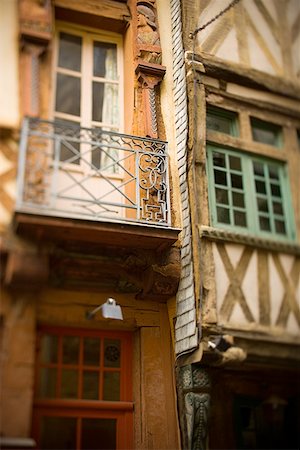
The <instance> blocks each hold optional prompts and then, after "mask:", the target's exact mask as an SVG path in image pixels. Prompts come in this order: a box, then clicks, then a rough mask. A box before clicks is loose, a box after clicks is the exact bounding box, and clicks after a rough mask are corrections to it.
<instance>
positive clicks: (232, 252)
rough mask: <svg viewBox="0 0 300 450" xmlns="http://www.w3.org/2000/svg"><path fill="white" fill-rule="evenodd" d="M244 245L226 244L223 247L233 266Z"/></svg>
mask: <svg viewBox="0 0 300 450" xmlns="http://www.w3.org/2000/svg"><path fill="white" fill-rule="evenodd" d="M244 248H245V247H244V245H239V244H226V245H225V249H226V252H227V255H228V257H229V259H230V261H231V264H232V265H233V267H236V266H237V264H238V262H239V260H240V258H241V256H242V253H243V250H244Z"/></svg>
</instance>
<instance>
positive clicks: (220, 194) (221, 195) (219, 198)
mask: <svg viewBox="0 0 300 450" xmlns="http://www.w3.org/2000/svg"><path fill="white" fill-rule="evenodd" d="M216 202H217V203H223V204H225V205H228V191H225V190H224V189H219V188H216Z"/></svg>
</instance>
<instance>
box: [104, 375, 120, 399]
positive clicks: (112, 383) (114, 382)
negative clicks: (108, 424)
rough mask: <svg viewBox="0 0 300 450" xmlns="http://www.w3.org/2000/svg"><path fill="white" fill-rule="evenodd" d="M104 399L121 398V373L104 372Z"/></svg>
mask: <svg viewBox="0 0 300 450" xmlns="http://www.w3.org/2000/svg"><path fill="white" fill-rule="evenodd" d="M103 400H110V401H118V400H120V373H119V372H104V380H103Z"/></svg>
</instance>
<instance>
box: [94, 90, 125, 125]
mask: <svg viewBox="0 0 300 450" xmlns="http://www.w3.org/2000/svg"><path fill="white" fill-rule="evenodd" d="M92 119H93V120H95V121H97V122H104V123H105V124H107V125H115V126H117V125H118V123H119V110H118V86H117V85H115V84H111V83H97V82H93V113H92Z"/></svg>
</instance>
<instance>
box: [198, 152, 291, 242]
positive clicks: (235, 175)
mask: <svg viewBox="0 0 300 450" xmlns="http://www.w3.org/2000/svg"><path fill="white" fill-rule="evenodd" d="M207 158H208V161H207V162H208V181H209V203H210V210H211V219H212V225H213V226H217V227H222V228H224V229H230V230H235V231H240V232H244V233H245V232H247V233H251V234H253V235H258V236H261V237H265V238H272V237H273V238H275V237H276V239H278V238H279V239H283V240H294V239H295V227H294V222H293V213H292V207H291V195H290V190H289V181H288V174H287V167H286V164H284V163H282V162H279V161H275V160H271V159H268V158H263V157H260V156H256V155H252V154H249V153H245V152H241V151H237V150H231V149H227V148H224V147H221V146H217V145H214V144H208V145H207Z"/></svg>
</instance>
